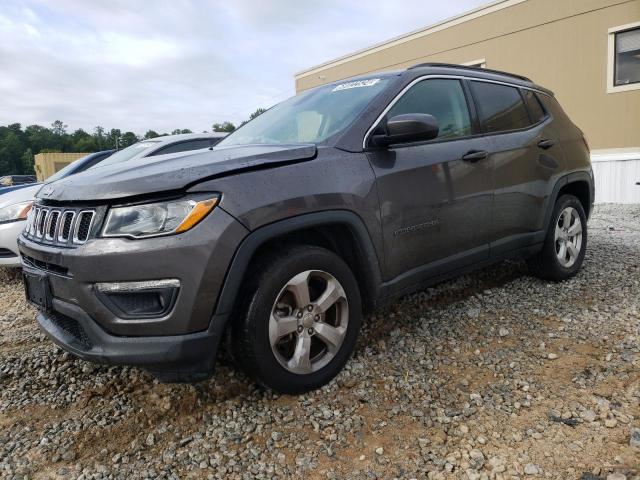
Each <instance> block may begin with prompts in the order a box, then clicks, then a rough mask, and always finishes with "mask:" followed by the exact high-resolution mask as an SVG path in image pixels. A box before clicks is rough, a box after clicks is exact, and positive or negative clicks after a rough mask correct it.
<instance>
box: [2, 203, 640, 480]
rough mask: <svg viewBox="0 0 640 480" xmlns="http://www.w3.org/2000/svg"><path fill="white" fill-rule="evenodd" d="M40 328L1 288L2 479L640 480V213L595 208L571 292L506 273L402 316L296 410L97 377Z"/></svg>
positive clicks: (17, 291) (101, 371) (227, 390)
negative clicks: (582, 261) (584, 256)
mask: <svg viewBox="0 0 640 480" xmlns="http://www.w3.org/2000/svg"><path fill="white" fill-rule="evenodd" d="M33 317H34V311H33V309H32V308H31V307H28V306H27V305H26V304H25V302H24V300H23V291H22V287H21V285H20V283H19V279H18V277H17V276H12V275H9V274H8V273H7V272H1V273H0V478H74V479H89V478H121V479H132V478H230V479H254V478H258V479H264V478H296V477H304V478H327V479H343V478H353V479H360V478H362V479H376V478H380V479H382V478H385V479H386V478H403V479H405V478H406V479H410V478H429V479H441V478H456V479H457V478H461V479H464V478H468V479H503V478H505V479H506V478H528V479H529V478H530V479H533V478H557V479H572V478H575V479H584V480H589V479H591V480H596V479H601V480H605V479H608V478H609V479H614V480H615V479H627V480H631V479H640V446H639V445H638V442H640V430H638V429H640V369H639V367H640V207H620V206H599V207H598V208H597V210H596V212H595V214H594V217H593V218H592V220H591V222H590V238H589V248H588V253H587V258H586V262H585V267H584V269H583V271H582V273H581V274H580V275H579V276H578V277H577V278H575V279H573V280H571V281H568V282H564V283H547V282H543V281H540V280H537V279H534V278H531V277H529V276H527V274H526V268H525V266H524V265H523V264H522V263H517V262H510V263H504V264H501V265H498V266H496V267H493V268H490V269H488V270H484V271H481V272H478V273H475V274H472V275H467V276H464V277H461V278H459V279H456V280H454V281H450V282H447V283H444V284H441V285H439V286H437V287H435V288H431V289H428V290H426V291H423V292H420V293H417V294H415V295H411V296H408V297H405V298H403V299H402V300H400V301H399V302H397V303H396V304H395V305H393V306H391V307H389V308H388V309H386V310H385V311H383V312H380V313H378V314H377V315H375V316H372V317H370V318H368V319H367V320H366V322H365V326H364V329H363V332H362V338H361V341H360V343H359V346H358V348H357V352H356V354H355V357H354V358H353V359H352V360H351V361H350V362H349V364H348V365H347V368H346V369H345V371H344V372H343V373H342V374H341V375H340V376H339V377H338V378H337V379H336V380H335V381H334V382H332V383H331V384H330V385H328V386H327V387H325V388H323V389H322V390H320V391H318V392H313V393H311V394H308V395H302V396H297V397H287V396H279V395H276V394H273V393H271V392H265V391H263V390H260V389H258V388H256V387H254V386H252V385H251V384H250V383H249V382H247V380H246V379H245V378H243V377H242V376H240V375H238V374H236V373H234V372H233V371H232V370H231V369H230V368H228V367H227V366H225V365H224V364H223V365H221V366H220V367H219V368H218V370H217V372H216V374H215V376H214V378H213V379H212V380H210V381H208V382H204V383H201V384H198V385H162V384H158V383H157V382H154V380H153V379H152V377H150V376H149V375H148V374H146V373H145V372H143V371H141V370H138V369H135V368H120V367H105V366H98V365H93V364H89V363H86V362H83V361H80V360H77V359H75V358H73V357H72V356H70V355H68V354H66V353H64V352H63V351H62V350H60V349H58V348H57V347H55V346H54V345H52V344H51V343H50V342H49V341H48V340H46V339H45V337H44V336H43V335H42V334H40V333H39V331H38V329H37V327H36V325H35V322H34V320H33Z"/></svg>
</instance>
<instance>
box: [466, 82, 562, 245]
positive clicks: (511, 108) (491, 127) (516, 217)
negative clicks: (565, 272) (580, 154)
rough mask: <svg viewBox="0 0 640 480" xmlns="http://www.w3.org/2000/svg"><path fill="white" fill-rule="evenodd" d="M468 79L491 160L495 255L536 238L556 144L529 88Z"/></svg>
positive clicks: (553, 167)
mask: <svg viewBox="0 0 640 480" xmlns="http://www.w3.org/2000/svg"><path fill="white" fill-rule="evenodd" d="M470 85H471V90H472V92H473V96H474V98H475V102H476V105H477V107H478V115H479V118H480V122H481V124H482V129H483V131H484V132H485V134H486V138H487V142H488V149H489V152H490V155H491V159H492V162H493V168H494V182H495V192H494V193H495V196H494V204H493V221H492V229H491V230H492V232H491V253H492V255H499V254H501V253H505V252H507V251H509V250H512V249H516V248H519V247H524V246H526V245H529V244H531V243H534V242H535V241H538V237H539V232H540V231H541V230H542V224H543V219H544V213H545V203H546V202H545V200H546V197H547V195H548V189H549V188H548V185H549V182H550V180H551V178H552V176H553V175H554V173H555V172H556V170H557V169H558V168H559V167H560V158H559V154H560V147H559V145H558V143H557V140H556V138H555V135H554V133H553V131H552V129H551V127H550V120H549V117H548V115H547V114H546V112H545V111H544V110H543V109H542V106H541V105H540V102H539V101H538V100H537V98H536V96H535V94H534V92H533V91H531V90H525V89H520V88H518V87H515V86H510V85H506V84H500V83H494V82H487V81H480V80H477V81H476V80H473V81H471V82H470ZM537 233H538V235H536V234H537Z"/></svg>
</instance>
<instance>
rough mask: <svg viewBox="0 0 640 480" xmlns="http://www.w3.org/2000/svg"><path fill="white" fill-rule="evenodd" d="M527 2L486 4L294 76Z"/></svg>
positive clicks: (513, 0) (502, 0) (501, 0)
mask: <svg viewBox="0 0 640 480" xmlns="http://www.w3.org/2000/svg"><path fill="white" fill-rule="evenodd" d="M525 1H527V0H496V1H493V2H491V3H488V4H486V5H484V6H482V7H479V8H476V9H473V10H470V11H468V12H465V13H462V14H460V15H456V16H454V17H451V18H448V19H446V20H443V21H441V22H438V23H434V24H433V25H429V26H427V27H424V28H420V29H418V30H414V31H412V32H409V33H406V34H404V35H400V36H398V37H394V38H391V39H389V40H385V41H383V42H379V43H376V44H374V45H371V46H369V47H366V48H363V49H360V50H357V51H355V52H353V53H349V54H347V55H343V56H341V57H338V58H334V59H333V60H329V61H327V62H323V63H321V64H319V65H315V66H313V67H309V68H307V69H305V70H301V71H300V72H297V73H296V74H295V77H296V78H297V77H304V76H307V75H310V74H313V73H316V72H318V71H321V70H323V69H325V68H326V67H334V66H336V65H340V64H342V63H346V62H349V61H351V60H355V59H356V58H359V57H364V56H366V55H369V54H371V53H375V52H377V51H380V50H384V49H387V48H390V47H393V46H396V45H399V44H402V43H406V42H409V41H411V40H414V39H416V38H420V37H425V36H427V35H431V34H432V33H436V32H439V31H441V30H445V29H447V28H450V27H453V26H455V25H459V24H461V23H465V22H468V21H470V20H474V19H476V18H479V17H483V16H484V15H489V14H491V13H494V12H497V11H500V10H503V9H505V8H509V7H512V6H514V5H518V4H519V3H523V2H525Z"/></svg>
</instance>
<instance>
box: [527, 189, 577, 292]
mask: <svg viewBox="0 0 640 480" xmlns="http://www.w3.org/2000/svg"><path fill="white" fill-rule="evenodd" d="M567 212H569V215H570V216H571V218H570V220H569V225H568V226H566V225H565V222H566V221H567V218H568V217H567ZM576 220H579V221H580V224H579V226H578V225H577V222H576ZM567 229H568V230H569V232H567V231H566V230H567ZM557 232H558V233H557ZM570 233H574V235H570ZM578 238H579V240H578ZM562 244H564V248H563V247H562ZM586 250H587V216H586V215H585V213H584V208H583V207H582V203H581V202H580V200H578V198H577V197H574V196H573V195H563V196H561V197H560V198H559V199H558V200H557V201H556V204H555V206H554V208H553V214H552V216H551V221H550V222H549V227H548V229H547V234H546V237H545V240H544V245H543V247H542V250H541V251H540V253H538V254H537V255H535V256H534V257H531V258H530V259H529V260H528V261H527V264H528V266H529V270H530V272H531V273H532V274H533V275H535V276H536V277H539V278H542V279H545V280H553V281H560V280H566V279H569V278H572V277H574V276H575V275H576V274H577V273H578V271H579V270H580V268H581V267H582V262H583V261H584V255H585V252H586ZM563 252H564V256H563Z"/></svg>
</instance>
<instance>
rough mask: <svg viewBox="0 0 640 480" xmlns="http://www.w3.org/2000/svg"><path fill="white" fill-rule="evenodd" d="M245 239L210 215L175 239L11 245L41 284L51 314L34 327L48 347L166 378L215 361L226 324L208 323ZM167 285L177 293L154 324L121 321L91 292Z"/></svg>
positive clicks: (223, 217)
mask: <svg viewBox="0 0 640 480" xmlns="http://www.w3.org/2000/svg"><path fill="white" fill-rule="evenodd" d="M246 234H247V230H246V229H245V228H244V227H243V226H242V225H241V224H240V223H238V222H237V221H236V220H235V219H234V218H233V217H231V216H230V215H228V214H227V213H226V212H224V210H222V209H220V208H216V209H215V210H214V211H213V212H212V213H211V214H210V215H209V216H207V218H205V219H204V220H203V221H202V222H201V223H200V224H198V225H197V226H196V227H194V228H193V229H192V230H190V231H188V232H185V233H183V234H181V235H174V236H167V237H157V238H149V239H144V240H129V239H124V238H108V239H107V238H95V239H91V240H89V241H88V242H87V243H85V244H84V245H80V246H78V247H77V248H64V247H55V246H47V245H44V244H41V243H36V242H33V241H32V240H29V239H27V238H25V237H24V236H21V237H20V239H19V240H18V244H19V246H20V252H21V254H22V257H23V262H24V268H25V270H26V271H32V272H35V273H38V274H45V275H46V276H47V278H48V284H49V287H50V290H51V295H52V297H53V298H52V301H51V311H49V312H44V311H40V312H39V313H38V323H39V325H40V327H41V328H42V329H43V330H44V331H45V333H46V334H47V335H48V336H49V337H50V338H51V339H53V341H54V342H56V343H57V344H58V345H60V346H61V347H63V348H64V349H66V350H68V351H70V352H72V353H73V354H75V355H77V356H79V357H81V358H84V359H87V360H92V361H96V362H102V363H111V364H132V365H144V366H148V367H150V368H153V369H161V370H162V371H164V372H170V371H173V370H175V369H176V368H177V369H189V370H193V369H194V368H195V367H194V365H196V364H198V365H200V366H202V361H205V363H206V361H213V359H215V353H216V351H217V346H218V342H219V340H220V338H221V336H222V331H223V330H224V324H225V323H226V316H214V315H213V314H214V310H215V306H216V302H217V297H218V293H219V292H220V290H221V288H222V285H223V282H224V278H225V275H226V272H227V269H228V266H229V264H230V262H231V259H232V257H233V255H234V253H235V249H236V247H237V246H238V245H239V244H240V243H241V241H242V239H243V238H244V237H245V236H246ZM167 278H173V279H178V280H179V281H180V288H179V290H178V292H177V295H176V298H175V302H174V303H173V304H172V307H171V309H170V310H169V311H167V312H163V314H162V316H161V317H153V316H152V317H149V316H141V317H131V316H127V317H126V318H123V316H122V315H119V314H118V313H117V311H116V312H115V313H114V309H113V308H112V306H110V305H109V304H108V303H107V302H105V301H104V299H103V298H101V295H100V294H99V292H98V291H97V288H96V284H98V283H112V282H140V281H148V280H158V279H167ZM196 366H197V365H196ZM200 366H198V367H197V368H196V369H199V368H200Z"/></svg>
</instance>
